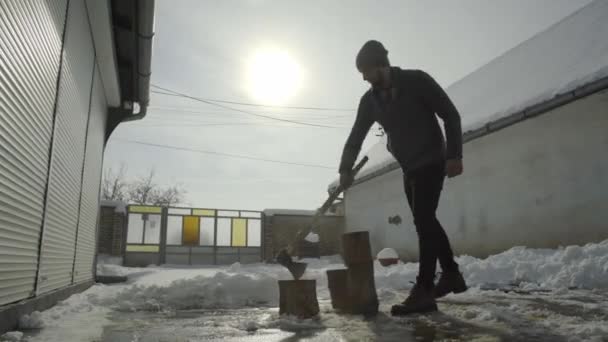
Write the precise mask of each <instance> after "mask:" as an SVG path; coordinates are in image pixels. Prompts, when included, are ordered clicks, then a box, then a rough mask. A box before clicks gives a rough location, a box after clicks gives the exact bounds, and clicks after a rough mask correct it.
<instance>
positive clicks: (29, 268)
mask: <svg viewBox="0 0 608 342" xmlns="http://www.w3.org/2000/svg"><path fill="white" fill-rule="evenodd" d="M66 15H67V16H66ZM88 17H89V16H88V13H87V10H86V7H85V2H84V0H71V1H69V2H68V1H59V0H57V1H44V0H32V1H2V2H0V54H1V56H2V57H1V59H2V62H1V63H0V309H2V308H3V306H4V305H6V304H9V303H15V302H18V301H20V300H23V299H27V298H34V297H36V296H40V295H41V294H44V293H50V292H55V291H56V290H62V291H63V290H64V289H67V288H81V287H79V286H76V287H74V286H72V285H74V284H76V283H78V284H89V285H90V283H92V281H93V277H94V274H93V263H94V255H95V238H96V236H95V234H96V228H97V217H98V210H99V206H98V198H99V186H100V178H101V166H102V162H103V144H104V137H105V122H106V117H107V101H106V98H105V91H104V87H103V84H102V83H101V78H100V75H99V72H98V70H97V67H96V60H95V49H94V45H93V41H92V33H91V28H90V24H89V21H88ZM40 298H42V297H40ZM44 298H49V297H48V296H46V297H44Z"/></svg>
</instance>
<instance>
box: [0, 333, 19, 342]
mask: <svg viewBox="0 0 608 342" xmlns="http://www.w3.org/2000/svg"><path fill="white" fill-rule="evenodd" d="M21 338H23V333H22V332H20V331H10V332H7V333H6V334H4V335H2V336H0V342H18V341H21Z"/></svg>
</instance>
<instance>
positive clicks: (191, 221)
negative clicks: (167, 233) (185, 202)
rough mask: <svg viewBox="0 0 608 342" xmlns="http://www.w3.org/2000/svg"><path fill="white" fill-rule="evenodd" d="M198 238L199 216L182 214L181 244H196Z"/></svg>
mask: <svg viewBox="0 0 608 342" xmlns="http://www.w3.org/2000/svg"><path fill="white" fill-rule="evenodd" d="M198 239H199V217H198V216H184V234H183V239H182V244H183V245H186V246H198Z"/></svg>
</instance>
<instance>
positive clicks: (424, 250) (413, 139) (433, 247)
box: [339, 40, 467, 315]
mask: <svg viewBox="0 0 608 342" xmlns="http://www.w3.org/2000/svg"><path fill="white" fill-rule="evenodd" d="M356 65H357V69H358V70H359V71H360V72H361V74H362V75H363V79H364V80H365V81H367V82H369V83H370V84H371V89H369V90H368V91H367V92H365V94H363V96H362V97H361V101H360V103H359V108H358V111H357V118H356V120H355V123H354V125H353V128H352V130H351V132H350V135H349V137H348V139H347V140H346V144H345V146H344V151H343V153H342V160H341V163H340V170H339V171H340V184H341V185H342V186H343V187H344V189H346V188H348V187H349V186H351V185H352V183H353V181H354V177H353V175H352V172H351V169H352V167H353V164H354V162H355V160H356V159H357V156H358V154H359V151H360V150H361V145H362V144H363V140H364V139H365V137H366V135H367V133H368V131H369V129H370V128H371V126H372V124H373V123H374V122H378V123H379V124H380V125H381V126H382V127H383V129H384V131H385V132H386V134H387V136H388V143H387V148H388V150H389V151H390V152H391V153H392V155H393V156H394V157H395V159H396V160H397V161H398V162H399V164H400V165H401V168H402V170H403V175H404V188H405V194H406V197H407V201H408V203H409V206H410V209H411V211H412V215H413V217H414V224H415V226H416V232H417V233H418V246H419V249H420V267H419V270H418V277H417V278H416V284H415V285H414V287H413V288H412V289H411V291H410V293H409V296H408V297H407V299H406V300H405V301H404V302H403V303H401V304H397V305H393V307H392V309H391V313H392V314H393V315H406V314H409V313H419V312H429V311H436V310H437V303H436V301H435V298H439V297H442V296H445V295H446V294H448V293H450V292H454V293H459V292H463V291H465V290H466V289H467V287H466V284H465V281H464V279H463V277H462V274H461V273H460V271H459V269H458V264H457V263H456V262H455V261H454V255H453V253H452V248H451V247H450V242H449V240H448V237H447V235H446V233H445V231H444V230H443V227H442V226H441V223H439V221H438V220H437V216H436V214H435V212H436V210H437V205H438V203H439V197H440V194H441V190H442V188H443V181H444V178H445V176H446V175H447V176H448V177H450V178H451V177H456V176H458V175H460V174H462V170H463V167H462V130H461V125H460V115H459V114H458V110H457V109H456V107H455V106H454V104H453V103H452V101H451V100H450V99H449V97H448V95H447V94H446V93H445V91H444V90H443V89H442V88H441V86H439V84H437V82H435V80H434V79H433V78H432V77H431V76H429V75H428V74H427V73H425V72H424V71H421V70H405V69H400V68H399V67H391V65H390V63H389V60H388V51H387V50H386V49H385V48H384V46H383V45H382V43H380V42H378V41H375V40H370V41H368V42H367V43H365V44H364V45H363V47H362V48H361V50H360V51H359V53H358V55H357V59H356ZM437 116H439V117H440V118H441V119H442V120H443V123H444V128H445V133H446V134H445V135H446V139H444V136H443V134H442V132H441V127H440V126H439V122H438V120H437ZM437 260H439V264H440V265H441V269H442V273H441V276H440V277H439V281H438V282H437V284H436V285H435V283H434V279H435V270H436V266H437Z"/></svg>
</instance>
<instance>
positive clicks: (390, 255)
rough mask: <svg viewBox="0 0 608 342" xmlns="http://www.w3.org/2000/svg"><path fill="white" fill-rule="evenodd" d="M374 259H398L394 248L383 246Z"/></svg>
mask: <svg viewBox="0 0 608 342" xmlns="http://www.w3.org/2000/svg"><path fill="white" fill-rule="evenodd" d="M376 259H399V255H398V254H397V252H396V251H395V250H394V249H392V248H385V249H383V250H381V251H380V252H379V253H378V255H377V256H376Z"/></svg>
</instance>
